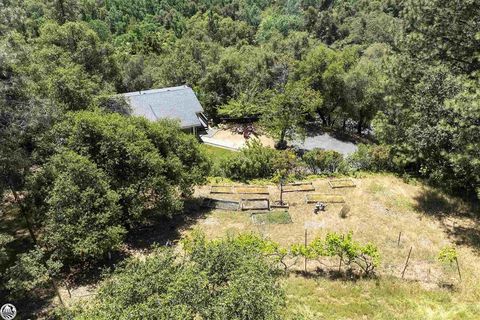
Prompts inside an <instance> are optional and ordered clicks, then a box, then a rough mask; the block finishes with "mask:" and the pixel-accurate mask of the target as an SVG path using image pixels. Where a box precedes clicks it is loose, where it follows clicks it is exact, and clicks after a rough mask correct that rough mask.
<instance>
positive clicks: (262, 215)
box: [252, 210, 292, 224]
mask: <svg viewBox="0 0 480 320" xmlns="http://www.w3.org/2000/svg"><path fill="white" fill-rule="evenodd" d="M252 219H253V222H254V223H256V224H262V223H265V224H286V223H291V222H292V218H291V217H290V214H289V213H288V211H285V210H278V211H270V212H256V213H253V214H252Z"/></svg>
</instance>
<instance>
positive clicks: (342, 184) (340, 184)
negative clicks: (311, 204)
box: [328, 179, 355, 188]
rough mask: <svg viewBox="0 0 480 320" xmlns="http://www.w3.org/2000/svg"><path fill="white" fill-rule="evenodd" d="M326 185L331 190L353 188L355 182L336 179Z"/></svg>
mask: <svg viewBox="0 0 480 320" xmlns="http://www.w3.org/2000/svg"><path fill="white" fill-rule="evenodd" d="M328 184H329V185H330V187H332V188H353V187H355V182H353V180H352V179H337V180H330V181H328Z"/></svg>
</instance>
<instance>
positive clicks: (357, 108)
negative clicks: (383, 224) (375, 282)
mask: <svg viewBox="0 0 480 320" xmlns="http://www.w3.org/2000/svg"><path fill="white" fill-rule="evenodd" d="M184 84H185V85H188V86H190V87H191V88H193V90H194V91H195V93H196V94H197V96H198V98H199V100H200V102H201V104H202V106H203V108H204V109H205V113H206V115H207V116H208V117H209V119H212V122H213V123H220V122H221V121H222V119H225V118H228V119H254V120H255V123H256V124H258V126H259V127H260V128H261V129H262V130H263V131H265V132H266V133H268V134H269V135H271V136H272V137H273V138H274V139H275V141H276V148H277V149H279V150H273V149H271V150H270V149H266V148H262V147H261V146H257V145H252V146H251V147H250V148H249V149H247V150H243V151H241V152H240V153H239V154H238V155H237V156H236V157H232V158H229V159H227V160H225V161H223V162H221V163H220V164H219V163H215V161H212V159H211V157H210V156H209V155H208V154H207V153H206V152H205V150H204V149H203V148H202V146H201V145H200V144H199V143H198V141H197V139H196V138H195V137H194V136H192V135H188V134H185V133H184V132H182V131H181V130H180V128H179V126H178V124H177V123H175V122H174V121H169V120H164V121H159V122H149V121H148V120H146V119H143V118H138V117H131V116H126V115H125V114H124V112H123V111H124V110H123V105H122V104H121V103H119V102H118V101H117V100H116V99H115V98H114V97H115V95H116V94H119V93H126V92H133V91H139V90H147V89H153V88H163V87H169V86H179V85H184ZM311 126H315V127H318V128H321V129H322V130H326V131H328V132H335V133H338V134H340V135H342V136H347V137H351V138H352V139H356V140H358V141H362V142H363V144H362V145H361V146H360V148H359V151H358V152H357V153H356V154H355V155H354V156H352V158H350V159H349V160H348V161H347V160H345V161H344V162H342V160H341V159H338V158H336V157H337V155H336V154H332V153H328V152H327V153H322V152H320V151H317V152H316V153H315V152H311V153H309V154H308V155H306V156H305V157H303V158H302V159H296V155H295V154H294V153H293V152H292V151H289V150H283V149H285V148H286V144H287V141H290V140H292V139H302V138H304V137H305V132H306V129H307V127H311ZM297 162H298V163H301V165H300V164H298V163H297ZM297 166H303V167H306V168H310V169H311V171H312V172H313V173H314V174H321V173H325V174H332V173H334V172H341V173H342V174H348V172H349V171H351V167H352V166H353V167H354V169H355V170H359V171H367V172H368V171H369V172H380V171H381V172H393V173H395V174H398V175H401V176H407V177H413V178H415V179H420V180H421V181H422V182H424V183H425V184H427V185H429V186H432V187H435V188H438V189H439V190H442V192H446V193H447V194H449V195H452V196H458V197H460V198H462V199H463V200H465V201H467V202H470V203H478V201H479V199H480V2H479V1H478V0H463V1H457V0H405V1H401V0H277V1H267V0H3V1H2V2H1V3H0V195H1V197H2V198H4V201H2V203H0V209H1V211H0V215H4V218H2V224H3V225H4V226H3V227H2V228H1V229H0V271H1V276H0V279H1V282H0V296H1V297H2V298H1V299H0V304H3V303H4V300H5V302H6V301H10V300H11V301H13V300H14V301H17V302H18V303H17V305H19V306H26V305H29V303H30V301H33V300H35V301H37V302H38V301H40V302H41V301H46V300H45V297H48V296H53V295H55V292H57V294H58V291H59V287H64V286H65V283H67V282H68V281H66V280H65V279H69V278H70V277H73V278H82V277H89V272H90V271H91V270H93V269H95V268H99V266H101V265H103V264H104V263H105V261H111V260H112V254H113V256H114V258H113V259H120V256H121V254H120V253H119V252H124V251H122V250H123V249H122V248H124V247H125V243H126V242H127V240H128V239H129V238H130V236H131V235H132V234H133V233H135V232H136V231H138V230H140V229H141V228H142V227H144V226H145V225H146V224H148V222H149V221H151V220H152V219H153V220H155V219H156V221H166V220H168V219H171V218H172V217H174V216H176V215H182V214H185V213H184V212H185V207H186V205H185V201H186V199H189V198H190V197H191V196H192V195H193V194H194V192H195V187H196V186H199V185H203V184H206V183H207V181H208V179H209V177H211V176H214V175H223V176H224V177H226V178H230V179H232V180H237V181H243V182H245V181H247V180H250V179H256V178H266V179H270V178H272V179H275V178H277V179H278V177H279V176H281V177H282V178H283V177H284V176H287V175H289V174H291V173H292V172H294V171H295V169H294V167H297ZM347 167H348V168H347ZM310 169H308V170H310ZM7 215H8V217H9V218H8V219H7V218H5V217H7ZM165 219H166V220H165ZM162 223H163V222H162ZM20 234H22V235H21V236H19V235H20ZM188 245H190V247H188ZM271 245H272V244H268V243H267V244H266V243H264V242H262V241H260V240H259V239H253V240H252V239H250V240H249V239H245V238H242V237H240V238H229V239H227V240H223V242H222V241H218V242H215V241H213V242H209V241H207V240H205V239H203V238H202V237H201V236H198V237H197V238H194V239H193V240H191V243H189V244H186V245H185V246H187V248H188V250H186V252H187V253H185V257H184V258H183V259H186V260H188V262H186V263H185V264H184V265H182V264H180V263H179V262H178V261H177V260H178V257H176V252H175V250H170V249H161V248H155V249H153V253H152V255H151V256H149V258H148V259H147V260H146V261H145V262H143V263H140V262H136V261H134V260H128V259H127V260H128V261H127V262H126V263H124V264H123V265H122V267H121V268H120V269H119V270H115V271H112V272H111V273H110V274H111V277H112V278H111V279H110V280H107V281H106V282H105V283H104V284H102V286H101V289H100V293H99V297H98V301H97V303H98V306H100V307H99V308H98V309H97V310H73V311H72V310H67V309H63V308H59V309H55V310H54V311H52V312H51V314H50V317H52V318H58V319H63V318H71V319H111V318H110V317H109V315H112V314H115V315H117V316H116V317H114V318H118V319H127V318H128V319H189V318H195V315H196V316H198V319H227V318H228V319H279V318H282V316H281V315H280V314H281V312H280V311H278V310H280V309H281V306H282V301H283V293H282V292H281V290H280V289H279V285H278V282H277V275H278V274H279V273H281V270H280V271H279V270H278V268H274V267H272V264H271V261H270V259H269V258H262V259H260V262H258V263H259V264H258V265H257V264H256V263H257V261H258V254H259V252H262V253H263V254H264V253H265V252H266V251H267V252H270V251H268V250H270V249H271V247H269V246H271ZM352 246H354V245H352ZM355 246H356V245H355ZM355 246H354V247H355ZM360 247H361V246H360ZM259 248H260V249H259ZM266 248H267V249H266ZM269 248H270V249H269ZM356 248H359V247H358V246H356ZM367 249H368V250H370V249H372V248H370V247H368V246H367V247H365V250H367ZM276 250H277V251H275V252H276V254H278V250H279V249H278V248H277V249H276ZM368 250H367V251H368ZM372 250H373V249H372ZM368 252H369V254H372V252H373V254H372V256H376V250H373V251H368ZM302 254H303V255H304V256H305V255H307V253H305V251H304V252H303V253H302ZM362 254H363V253H362ZM263 256H264V255H262V257H263ZM267 256H268V255H267ZM340 259H341V258H340ZM212 261H220V262H219V263H218V264H217V265H216V264H214V263H213V262H212ZM222 268H224V269H222ZM87 270H90V271H87ZM155 270H161V274H160V273H159V274H157V275H152V274H153V273H154V272H155ZM137 271H138V273H137ZM141 275H144V276H145V277H144V278H142V279H140V277H141ZM242 279H254V280H252V281H254V282H255V283H256V284H257V285H256V286H255V288H256V289H255V291H250V290H249V287H248V288H247V287H244V285H245V283H247V282H248V281H242ZM136 281H138V282H140V283H142V285H143V286H145V288H146V289H145V290H147V291H148V290H150V293H146V292H143V293H138V296H135V295H133V294H132V293H131V292H129V290H134V289H133V287H135V282H136ZM169 282H171V283H174V285H172V287H169V288H168V289H165V288H164V286H163V284H168V283H169ZM147 287H148V289H147ZM137 289H138V288H135V290H137ZM52 292H53V293H52ZM250 294H251V295H250ZM113 296H116V297H118V298H115V299H114V298H112V297H113ZM3 297H8V299H7V298H5V299H4V298H3ZM32 297H35V298H32ZM60 300H61V298H60ZM238 301H243V303H244V304H243V305H242V304H241V303H239V302H238ZM259 301H261V302H259ZM40 302H38V303H40ZM128 306H131V307H132V308H134V306H136V307H135V308H136V309H132V310H130V311H129V310H127V309H125V310H122V308H127V307H128ZM129 312H133V313H134V314H135V316H134V317H130V316H128V314H129ZM153 314H155V315H153ZM147 315H148V316H147Z"/></svg>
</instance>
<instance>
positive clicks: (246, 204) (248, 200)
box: [240, 198, 270, 210]
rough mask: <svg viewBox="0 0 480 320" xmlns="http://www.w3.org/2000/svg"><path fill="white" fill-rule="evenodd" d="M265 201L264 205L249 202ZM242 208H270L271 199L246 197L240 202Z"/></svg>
mask: <svg viewBox="0 0 480 320" xmlns="http://www.w3.org/2000/svg"><path fill="white" fill-rule="evenodd" d="M252 202H253V203H264V204H265V205H264V206H259V205H257V206H255V205H254V204H249V203H252ZM240 208H241V210H270V199H267V198H244V199H242V201H241V202H240Z"/></svg>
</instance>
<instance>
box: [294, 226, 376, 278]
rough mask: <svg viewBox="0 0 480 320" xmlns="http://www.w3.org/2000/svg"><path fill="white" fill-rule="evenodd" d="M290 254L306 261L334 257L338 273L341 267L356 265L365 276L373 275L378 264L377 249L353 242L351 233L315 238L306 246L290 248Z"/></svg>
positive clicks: (369, 244)
mask: <svg viewBox="0 0 480 320" xmlns="http://www.w3.org/2000/svg"><path fill="white" fill-rule="evenodd" d="M291 252H292V254H294V255H298V256H304V257H306V258H308V259H322V258H326V257H330V258H332V257H336V258H337V259H338V263H339V264H338V271H340V270H341V267H342V265H343V266H347V267H349V268H350V267H352V266H353V265H356V266H357V267H358V268H360V269H361V270H362V271H363V273H364V274H365V275H366V276H370V275H372V274H374V273H375V268H376V267H377V266H378V264H379V263H380V254H379V252H378V248H377V247H376V246H375V245H373V244H371V243H367V244H361V243H359V242H357V241H355V240H353V238H352V233H351V232H349V233H347V234H339V233H336V232H332V233H328V234H327V235H326V237H325V239H322V238H315V239H314V240H313V241H312V242H311V243H310V244H308V245H307V246H305V245H301V244H296V245H294V246H292V248H291Z"/></svg>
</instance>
